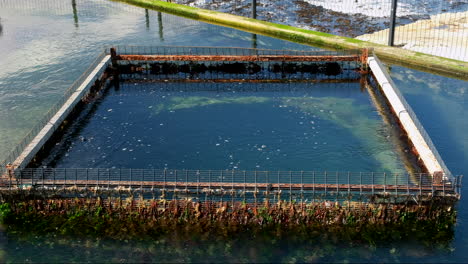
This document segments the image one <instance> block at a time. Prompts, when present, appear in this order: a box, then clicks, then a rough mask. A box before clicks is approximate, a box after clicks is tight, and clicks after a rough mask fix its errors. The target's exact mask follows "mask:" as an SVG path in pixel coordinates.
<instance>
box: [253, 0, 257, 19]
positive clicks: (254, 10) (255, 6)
mask: <svg viewBox="0 0 468 264" xmlns="http://www.w3.org/2000/svg"><path fill="white" fill-rule="evenodd" d="M252 18H254V19H256V18H257V0H252Z"/></svg>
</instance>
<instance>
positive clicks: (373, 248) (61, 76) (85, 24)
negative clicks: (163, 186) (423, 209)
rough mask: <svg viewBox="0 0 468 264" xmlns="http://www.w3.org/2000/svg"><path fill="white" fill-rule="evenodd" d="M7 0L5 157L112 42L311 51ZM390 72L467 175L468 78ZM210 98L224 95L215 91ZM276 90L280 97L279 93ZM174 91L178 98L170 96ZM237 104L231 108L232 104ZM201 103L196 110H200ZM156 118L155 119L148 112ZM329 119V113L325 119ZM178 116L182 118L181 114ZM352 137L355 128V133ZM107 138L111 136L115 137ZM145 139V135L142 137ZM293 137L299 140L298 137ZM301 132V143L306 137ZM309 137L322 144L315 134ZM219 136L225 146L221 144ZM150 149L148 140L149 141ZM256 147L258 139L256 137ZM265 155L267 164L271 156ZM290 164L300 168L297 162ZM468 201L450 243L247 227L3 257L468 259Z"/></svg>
mask: <svg viewBox="0 0 468 264" xmlns="http://www.w3.org/2000/svg"><path fill="white" fill-rule="evenodd" d="M6 2H7V1H5V0H4V1H0V23H1V26H2V31H1V33H0V158H1V157H5V156H6V153H5V152H6V151H7V150H9V149H11V148H12V147H13V146H14V145H15V144H16V143H17V142H18V141H19V140H20V139H21V138H22V137H23V136H24V135H25V134H26V133H27V131H28V129H29V128H30V127H31V126H32V125H33V124H35V121H36V120H38V119H39V117H41V116H42V115H43V114H45V112H46V111H47V110H48V108H49V107H50V106H51V104H53V103H54V101H55V100H56V99H57V98H59V97H60V95H61V94H62V93H63V91H64V90H65V89H66V88H67V87H68V86H69V85H70V84H71V82H72V81H73V80H74V79H76V78H77V77H78V76H79V75H80V74H81V72H82V71H83V70H84V69H85V68H86V67H87V64H88V63H89V62H90V61H92V60H93V58H94V57H95V56H96V55H97V54H98V53H99V52H100V51H101V50H102V48H103V47H104V46H106V45H111V44H135V45H200V46H238V47H252V46H255V45H256V46H257V47H261V48H275V49H312V48H311V47H306V46H300V45H297V44H294V43H289V42H284V41H280V40H275V39H272V38H268V37H263V36H257V37H256V42H255V41H254V40H255V38H254V37H253V35H252V34H250V33H244V32H240V31H236V30H232V29H227V28H223V27H218V26H213V25H208V24H204V23H199V22H196V21H190V20H186V19H182V18H178V17H174V16H170V15H165V14H158V13H157V12H153V11H149V12H148V13H147V14H146V13H145V11H144V10H142V9H138V8H134V7H127V6H124V5H121V4H116V3H110V2H107V1H87V2H86V3H84V2H82V1H81V2H80V1H77V5H76V15H74V12H73V11H74V10H73V6H72V4H71V1H56V2H52V1H45V2H43V3H44V4H38V3H40V2H39V1H35V2H36V3H31V2H28V4H27V5H25V4H24V2H23V4H21V1H19V2H18V1H15V2H18V3H20V4H17V5H16V7H12V6H11V5H7V4H6ZM34 5H36V6H34ZM391 72H392V75H393V77H394V78H395V80H396V82H397V84H398V85H399V87H400V88H401V89H402V91H403V92H404V94H405V96H406V97H407V99H408V101H409V103H410V104H411V105H412V106H413V108H414V110H415V112H416V113H417V114H418V116H419V118H420V119H421V121H422V123H423V124H424V126H425V127H426V129H427V130H428V132H429V134H430V135H431V137H432V138H433V140H434V142H435V144H436V146H437V147H438V149H439V151H440V152H441V155H442V157H443V158H444V160H445V161H446V163H447V165H448V167H449V168H450V169H451V170H452V172H453V173H454V174H465V175H466V174H468V173H467V172H468V169H467V168H466V164H467V163H468V162H467V161H468V136H467V135H468V134H467V133H466V131H467V130H468V119H467V118H466V115H467V114H468V104H467V99H468V95H467V94H468V85H467V83H466V82H464V81H458V80H454V79H448V78H444V77H440V76H436V75H431V74H427V73H422V72H418V71H414V70H408V69H406V68H402V67H396V66H394V67H392V69H391ZM197 96H199V95H197ZM206 96H208V97H211V98H213V97H214V98H216V97H215V96H214V95H206ZM265 97H268V96H265ZM115 98H118V97H115ZM268 98H277V97H271V96H270V97H268ZM167 99H168V100H169V98H167ZM142 100H143V99H142ZM275 100H278V99H272V101H273V102H274V101H275ZM160 103H164V101H160ZM233 105H234V104H229V105H227V106H229V107H232V106H233ZM149 106H151V105H149V104H148V105H146V108H145V110H146V111H147V112H148V113H149V112H150V111H149V109H150V108H148V107H149ZM219 106H220V105H217V106H216V105H213V106H207V107H195V108H197V110H196V111H203V110H207V109H209V108H211V107H213V108H216V107H219ZM225 106H226V105H225ZM275 106H277V107H275ZM153 108H155V111H153V115H154V116H153V118H156V116H158V117H159V118H165V121H159V120H158V122H156V123H155V124H157V125H158V126H159V125H160V124H161V123H162V124H163V126H162V127H164V125H165V124H170V118H171V114H177V113H170V111H171V110H169V111H161V112H159V113H157V111H156V109H157V105H156V102H154V103H153ZM102 109H103V110H105V111H108V110H109V109H111V108H110V107H109V108H107V109H106V108H105V107H103V108H102ZM226 109H227V108H226ZM269 109H270V110H269V111H278V112H277V113H282V112H283V110H285V109H282V108H279V102H278V101H276V103H271V104H270V107H269ZM286 109H287V108H286ZM114 110H115V111H118V109H117V108H115V107H112V111H110V112H105V114H106V115H108V118H110V117H111V116H112V115H111V113H112V112H113V111H114ZM192 110H193V111H195V109H192ZM192 110H190V111H192ZM324 110H325V109H324ZM330 110H331V109H330ZM180 111H189V110H187V109H184V110H180ZM332 111H333V110H332ZM287 113H288V118H284V119H282V120H286V119H287V120H288V122H293V121H299V122H301V121H300V119H301V116H304V114H303V113H302V112H299V111H298V110H297V111H296V113H293V114H292V115H291V116H290V114H289V112H287ZM192 114H194V113H192ZM194 115H195V114H194ZM147 117H148V118H149V116H147ZM213 118H215V117H213ZM218 118H219V117H218ZM290 119H291V120H290ZM96 120H97V119H96ZM101 120H103V119H101ZM129 121H131V120H129ZM308 121H309V124H310V121H314V120H308ZM320 121H322V120H320ZM192 122H193V121H192ZM299 122H297V123H296V122H294V126H300V123H299ZM325 123H326V122H325V121H323V123H322V125H325ZM174 124H176V123H175V122H174ZM326 126H332V124H330V123H328V124H327V125H326ZM158 128H159V127H158ZM166 128H167V127H166ZM223 129H224V128H223ZM271 130H273V128H272V129H271ZM250 132H252V133H253V132H255V131H250ZM319 132H320V131H319ZM307 133H309V132H307ZM308 135H309V134H308ZM300 136H301V137H303V136H305V135H300ZM309 136H310V135H309ZM348 136H350V135H349V134H348ZM351 136H352V135H351ZM160 137H161V136H159V138H160ZM78 138H79V137H78ZM255 139H256V140H255V142H254V141H252V143H250V142H245V143H247V144H254V146H255V144H257V147H258V146H260V148H261V149H262V146H263V145H266V146H265V149H267V148H269V146H268V144H267V143H263V142H261V140H259V139H260V138H259V137H257V138H255ZM102 140H103V141H104V142H105V140H106V139H104V138H103V139H102ZM132 140H133V139H132ZM140 140H142V142H143V139H140ZM224 140H229V141H230V140H236V139H235V138H234V134H233V136H231V137H230V138H225V137H221V139H219V138H218V137H214V138H213V141H212V145H211V146H210V147H211V148H213V149H215V150H216V151H215V152H213V153H223V151H220V152H218V148H220V147H223V146H225V144H227V143H230V142H225V141H224ZM288 140H292V141H294V139H288ZM297 140H298V141H297V142H299V140H300V139H297ZM354 140H356V139H354ZM257 141H258V142H257ZM91 142H92V141H91ZM123 142H127V141H125V140H124V141H123ZM128 142H131V143H132V144H135V145H137V144H138V143H139V142H138V139H136V142H132V141H128ZM297 142H296V143H297ZM310 142H314V143H315V141H310ZM318 142H319V141H317V143H318ZM320 142H321V143H322V144H321V145H320V147H324V146H326V147H329V146H327V145H323V142H327V143H331V140H324V139H321V140H320ZM141 144H143V143H141ZM216 144H220V145H219V146H216ZM222 144H223V146H222ZM297 144H298V143H297ZM314 145H315V144H314ZM317 145H318V144H317ZM130 147H135V146H128V147H126V146H123V145H122V146H118V148H117V146H115V147H114V148H115V149H119V150H120V152H122V153H123V152H124V151H123V149H124V148H127V150H126V151H129V148H130ZM141 147H142V148H143V146H141ZM247 147H249V146H248V145H247ZM135 148H137V147H135ZM280 149H281V148H280ZM134 151H135V150H134ZM249 153H252V154H253V153H255V155H259V156H261V157H263V156H262V155H264V154H263V150H262V151H259V150H258V148H257V150H255V149H254V148H253V147H252V149H251V150H249ZM99 154H100V153H99ZM271 154H272V153H271ZM296 155H297V154H296ZM219 157H220V159H221V162H220V164H223V165H222V167H225V166H230V165H231V164H230V162H231V161H229V162H228V159H229V153H225V155H224V153H223V155H220V156H219ZM264 157H265V162H266V161H267V160H266V157H267V156H266V155H265V156H264ZM236 158H237V157H236ZM271 158H273V157H270V159H271ZM233 160H234V155H233ZM245 160H247V159H245ZM249 160H250V159H249ZM238 161H239V159H237V160H236V161H235V162H234V161H233V162H234V163H233V164H232V165H233V166H236V165H235V164H236V163H237V162H238ZM159 162H160V164H159V165H162V163H164V165H165V164H166V163H167V164H168V165H167V166H170V164H171V163H170V162H169V161H163V160H161V161H159ZM185 162H186V161H185ZM180 163H182V160H181V159H178V160H177V161H175V163H174V165H173V166H176V165H177V166H181V165H180ZM241 164H242V163H239V164H238V165H237V166H244V165H241ZM267 164H268V163H264V164H262V165H260V164H250V165H249V167H252V166H257V165H260V166H266V165H267ZM363 164H364V163H363ZM106 165H107V164H106ZM154 165H156V164H154ZM374 165H375V164H374ZM117 166H118V165H117ZM288 166H294V167H295V165H288ZM187 167H188V166H187ZM466 190H467V189H466V188H463V192H462V197H464V195H465V194H468V193H467V192H466ZM464 202H465V200H464V199H463V198H462V200H461V202H460V204H459V206H458V209H459V215H458V225H457V226H456V232H455V237H454V240H453V242H452V243H451V244H450V245H448V246H447V245H438V243H437V241H433V242H432V243H431V244H429V245H427V244H426V245H415V244H414V243H411V242H405V241H403V242H400V243H395V244H377V245H368V244H366V243H339V242H337V241H334V240H333V239H329V240H326V239H319V240H317V239H315V240H311V241H307V242H306V243H305V242H304V241H296V240H295V239H294V235H293V234H291V237H289V238H283V239H281V240H279V241H278V240H275V239H273V238H259V237H257V238H251V237H248V235H246V236H245V237H239V238H233V239H232V240H230V241H209V240H206V241H205V242H203V243H197V241H191V240H186V241H171V240H170V238H167V239H163V240H161V241H153V242H141V243H134V242H132V241H128V242H125V241H123V242H119V241H110V242H107V241H104V242H103V241H101V242H100V241H97V240H91V241H83V240H79V239H76V238H66V239H60V240H58V239H54V238H35V239H29V240H26V241H22V240H18V239H16V238H14V237H7V236H6V234H2V237H1V238H0V243H1V246H2V251H1V252H0V259H1V260H2V261H35V262H53V261H55V262H63V261H67V260H69V261H79V262H83V261H95V262H102V261H115V262H117V261H126V262H128V261H161V262H167V261H190V260H192V261H217V262H223V261H232V262H237V261H268V262H271V261H334V262H336V261H340V262H341V261H352V262H358V261H370V262H375V261H379V262H394V261H400V262H439V261H442V262H466V261H468V255H467V253H466V252H468V241H467V237H468V229H467V226H466V221H467V220H468V213H467V212H466V210H467V209H468V208H467V207H466V205H465V204H464ZM220 245H223V246H222V247H221V246H220ZM440 247H442V248H440ZM113 256H117V257H113Z"/></svg>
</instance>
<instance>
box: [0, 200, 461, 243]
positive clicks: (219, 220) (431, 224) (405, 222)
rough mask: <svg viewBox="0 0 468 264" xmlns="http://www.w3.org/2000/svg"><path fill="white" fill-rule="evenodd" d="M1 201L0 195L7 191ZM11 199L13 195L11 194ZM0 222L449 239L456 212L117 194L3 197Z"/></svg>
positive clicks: (16, 229)
mask: <svg viewBox="0 0 468 264" xmlns="http://www.w3.org/2000/svg"><path fill="white" fill-rule="evenodd" d="M3 198H6V197H5V196H4V197H3ZM10 198H11V197H10ZM0 220H1V222H2V225H3V226H4V228H5V229H6V232H7V233H14V234H16V235H19V236H34V235H39V236H44V235H49V236H54V237H57V236H58V237H60V236H68V237H81V238H86V237H96V236H97V237H100V238H109V239H117V240H126V239H157V238H160V237H161V236H164V235H168V234H174V233H176V234H179V235H180V234H182V235H183V236H187V237H194V236H219V237H224V238H232V237H235V236H237V235H239V234H242V233H245V232H246V230H248V232H249V233H250V234H251V235H260V234H269V235H270V236H271V237H272V238H275V237H278V236H279V237H281V236H285V235H288V236H291V235H294V236H296V237H301V238H305V239H306V238H314V237H315V238H319V237H320V236H322V235H324V234H328V235H333V236H335V237H336V238H337V239H339V240H346V241H360V242H363V243H367V244H371V245H372V244H376V243H379V242H382V241H393V242H395V241H400V240H407V239H412V240H417V241H420V242H425V241H426V242H427V243H430V242H431V240H433V239H437V240H438V241H439V242H440V241H446V242H449V241H451V240H452V239H453V227H454V224H455V221H456V211H455V210H454V208H453V205H452V204H447V203H445V202H444V201H442V200H437V199H432V200H431V201H429V202H425V203H420V204H419V205H417V204H414V203H411V202H408V203H405V204H377V203H370V204H369V203H367V204H360V203H353V204H352V205H351V204H346V205H340V204H338V203H334V202H332V201H323V202H307V203H294V202H283V201H281V202H277V203H271V204H270V203H269V202H268V201H266V202H264V203H259V204H245V203H242V202H232V203H231V202H193V201H187V200H173V201H167V200H143V199H131V198H128V199H125V200H122V199H118V198H115V199H114V198H109V199H103V198H49V199H46V198H43V199H38V197H36V198H35V199H23V200H19V199H15V200H13V199H8V198H7V199H6V200H4V202H3V204H2V205H1V206H0Z"/></svg>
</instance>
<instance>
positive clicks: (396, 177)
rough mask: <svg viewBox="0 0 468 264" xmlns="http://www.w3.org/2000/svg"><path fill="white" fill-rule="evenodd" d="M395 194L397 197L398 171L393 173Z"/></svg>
mask: <svg viewBox="0 0 468 264" xmlns="http://www.w3.org/2000/svg"><path fill="white" fill-rule="evenodd" d="M395 196H397V197H398V173H397V174H396V175H395Z"/></svg>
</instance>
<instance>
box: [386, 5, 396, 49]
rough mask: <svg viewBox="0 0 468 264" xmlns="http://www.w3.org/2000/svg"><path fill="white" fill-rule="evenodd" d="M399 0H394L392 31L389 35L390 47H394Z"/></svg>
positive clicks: (391, 11) (391, 21) (391, 14)
mask: <svg viewBox="0 0 468 264" xmlns="http://www.w3.org/2000/svg"><path fill="white" fill-rule="evenodd" d="M397 7H398V0H392V8H391V10H390V29H389V34H388V46H393V45H394V41H395V26H396V14H397Z"/></svg>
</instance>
